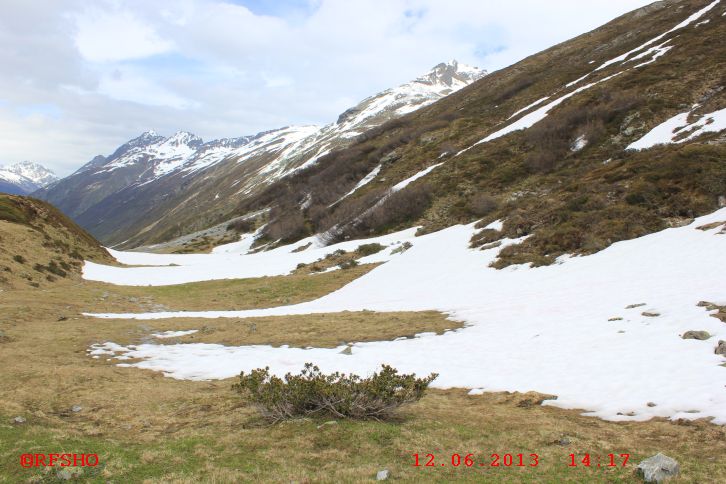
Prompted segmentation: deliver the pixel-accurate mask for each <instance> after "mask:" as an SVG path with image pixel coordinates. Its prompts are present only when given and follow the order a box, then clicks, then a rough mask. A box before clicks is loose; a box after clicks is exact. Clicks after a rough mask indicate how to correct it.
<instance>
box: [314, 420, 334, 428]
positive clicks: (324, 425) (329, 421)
mask: <svg viewBox="0 0 726 484" xmlns="http://www.w3.org/2000/svg"><path fill="white" fill-rule="evenodd" d="M329 425H338V421H337V420H328V421H327V422H323V423H321V424H320V425H318V429H321V428H323V427H327V426H329Z"/></svg>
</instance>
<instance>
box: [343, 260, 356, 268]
mask: <svg viewBox="0 0 726 484" xmlns="http://www.w3.org/2000/svg"><path fill="white" fill-rule="evenodd" d="M356 266H358V261H357V260H355V259H351V260H344V261H343V262H341V263H339V264H338V267H340V268H341V269H352V268H354V267H356Z"/></svg>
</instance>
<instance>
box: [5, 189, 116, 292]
mask: <svg viewBox="0 0 726 484" xmlns="http://www.w3.org/2000/svg"><path fill="white" fill-rule="evenodd" d="M0 248H2V250H1V251H0V287H27V286H31V287H36V288H37V287H46V286H48V285H50V284H53V283H55V282H58V281H61V280H77V279H79V277H80V272H81V267H82V265H83V261H84V260H92V261H96V262H104V263H111V262H113V258H112V257H111V256H110V255H109V254H108V252H106V250H105V249H104V248H103V247H101V246H100V245H99V243H98V242H97V241H96V239H94V238H93V237H92V236H91V235H89V234H88V233H87V232H86V231H85V230H83V229H82V228H80V227H79V226H78V225H76V224H75V223H74V222H73V221H72V220H70V219H69V218H68V217H66V216H65V215H63V213H61V212H60V211H59V210H58V209H56V208H55V207H53V206H52V205H50V204H49V203H46V202H43V201H42V200H37V199H34V198H30V197H22V196H16V195H5V194H0Z"/></svg>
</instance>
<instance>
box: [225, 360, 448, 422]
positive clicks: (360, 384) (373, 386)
mask: <svg viewBox="0 0 726 484" xmlns="http://www.w3.org/2000/svg"><path fill="white" fill-rule="evenodd" d="M437 376H438V375H437V374H436V373H432V374H431V375H429V376H427V377H426V378H416V375H414V374H410V375H404V374H399V373H398V370H396V369H395V368H393V367H390V366H388V365H383V367H382V368H381V371H380V372H378V373H374V374H373V375H371V376H370V377H368V378H361V377H359V376H358V375H354V374H350V375H346V374H344V373H339V372H335V373H333V374H330V375H325V374H323V373H321V371H320V368H318V367H317V366H314V365H313V364H312V363H306V364H305V367H304V368H303V370H302V372H301V373H300V374H299V375H293V374H292V373H288V374H287V375H285V377H284V378H279V377H276V376H274V375H271V374H270V368H269V367H266V368H258V369H256V370H252V371H251V372H250V373H249V374H247V373H245V372H242V373H240V376H239V383H235V384H234V385H233V388H234V389H235V390H237V391H238V392H240V393H242V394H244V395H247V396H248V398H249V399H250V400H251V401H252V402H253V403H254V404H255V406H256V407H257V408H258V410H259V411H260V413H261V414H262V415H263V416H264V417H265V418H266V419H268V420H270V421H272V422H279V421H281V420H286V419H291V418H295V417H304V416H308V417H310V416H317V415H330V416H333V417H337V418H354V419H375V420H385V419H388V418H390V417H392V416H393V415H394V414H395V412H396V410H398V409H399V408H400V407H401V406H402V405H405V404H408V403H413V402H416V401H418V400H420V399H421V397H423V395H424V393H425V391H426V389H427V388H428V386H429V384H430V383H431V382H432V381H434V379H435V378H436V377H437Z"/></svg>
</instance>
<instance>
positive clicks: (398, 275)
mask: <svg viewBox="0 0 726 484" xmlns="http://www.w3.org/2000/svg"><path fill="white" fill-rule="evenodd" d="M723 220H726V209H721V210H719V211H717V212H715V213H713V214H711V215H708V216H705V217H701V218H699V219H697V220H696V221H694V222H693V223H692V224H691V225H689V226H685V227H680V228H672V229H667V230H664V231H662V232H658V233H655V234H651V235H647V236H644V237H641V238H638V239H634V240H630V241H624V242H619V243H616V244H613V245H612V246H610V247H609V248H607V249H605V250H603V251H601V252H599V253H597V254H594V255H590V256H586V257H569V258H561V259H560V261H559V262H560V263H559V264H555V265H552V266H547V267H540V268H530V267H528V266H515V267H510V268H508V269H504V270H499V271H498V270H495V269H492V268H489V267H488V264H489V263H490V262H491V261H492V260H493V258H494V257H495V255H496V253H497V250H488V251H480V250H474V249H469V248H468V242H469V238H470V237H471V235H472V233H474V232H475V230H476V229H474V227H473V225H468V226H454V227H450V228H448V229H445V230H442V231H439V232H436V233H432V234H428V235H424V236H421V237H417V238H416V239H415V245H414V246H413V247H412V248H410V249H409V250H407V251H405V252H404V253H402V254H399V255H397V256H396V257H394V258H391V259H390V261H389V262H387V263H386V264H384V265H382V266H380V267H378V268H376V269H374V270H373V271H371V272H369V273H368V274H366V275H365V276H363V277H361V278H359V279H357V280H355V281H353V282H352V283H350V284H348V285H347V286H345V287H343V288H342V289H340V290H338V291H335V292H333V293H331V294H329V295H327V296H325V297H322V298H320V299H318V300H315V301H311V302H308V303H304V304H298V305H292V306H283V307H277V308H270V309H260V310H248V311H201V312H165V313H142V314H122V315H115V314H99V315H96V316H98V317H109V318H118V317H126V318H129V317H134V318H138V319H152V318H167V317H173V316H179V317H181V316H184V317H206V318H215V317H234V318H244V317H253V316H279V315H287V314H310V313H335V312H339V311H345V310H347V311H360V310H364V309H365V310H374V311H420V310H440V311H444V312H446V313H448V314H449V315H450V317H452V318H454V319H456V320H460V321H463V322H465V323H466V327H464V328H463V329H460V330H456V331H449V332H447V333H445V334H443V335H438V336H437V335H433V334H430V333H428V334H421V335H418V336H417V337H415V338H412V339H403V340H400V339H399V340H396V341H377V342H368V343H356V344H355V345H354V346H353V354H352V355H341V354H340V351H341V350H342V349H343V347H342V346H341V347H339V348H334V349H323V348H311V349H298V348H288V347H271V346H266V345H254V346H239V347H230V346H222V345H218V344H180V345H155V344H142V345H139V346H135V347H119V345H116V344H114V343H110V342H109V343H106V344H105V345H95V346H93V347H92V348H91V350H90V351H89V352H90V354H96V355H99V354H117V353H120V356H119V357H120V358H140V359H142V361H140V362H136V363H132V364H129V365H126V366H132V367H138V368H147V369H152V370H156V371H162V372H164V374H165V375H167V376H170V377H173V378H179V379H193V380H205V379H219V378H230V377H233V376H235V375H237V374H239V372H240V371H242V370H244V371H249V370H251V369H253V368H257V367H260V366H266V365H269V366H270V368H271V370H272V371H273V372H274V373H276V374H284V373H286V372H288V371H293V372H297V371H299V370H300V369H301V368H302V365H303V363H305V362H308V361H310V362H314V363H315V364H317V365H319V366H320V367H321V369H322V370H323V371H326V372H331V371H344V372H356V373H359V374H367V373H369V372H372V371H373V370H375V369H376V368H378V367H379V365H380V364H381V363H387V364H391V365H393V366H395V367H397V368H399V369H400V370H401V371H405V372H415V373H417V374H428V373H429V372H438V373H439V374H440V376H439V377H438V379H437V380H435V381H434V383H433V386H434V387H438V388H449V387H463V388H469V389H477V390H476V391H474V392H472V393H474V394H476V393H479V392H483V391H487V392H490V391H504V390H506V391H528V390H536V391H540V392H543V393H550V394H555V395H558V398H557V400H550V401H547V402H545V404H547V405H553V406H558V407H563V408H579V409H586V410H587V412H586V415H592V416H597V417H600V418H604V419H608V420H647V419H649V418H652V417H669V418H673V419H677V418H684V419H696V418H703V417H713V422H714V423H717V424H726V392H725V391H724V385H726V368H724V367H722V366H720V364H722V363H723V362H724V358H723V357H722V356H719V355H716V354H714V346H715V345H716V342H717V341H718V340H719V339H726V325H724V324H723V323H721V322H720V321H719V320H717V319H716V318H713V317H710V316H709V313H708V311H706V310H705V309H704V308H702V307H698V306H697V303H698V302H699V301H701V300H706V301H712V302H714V303H716V304H726V300H725V299H724V297H725V296H724V293H723V281H724V274H726V257H724V254H726V236H724V235H719V234H718V230H719V229H718V228H715V229H712V230H706V231H704V230H699V229H697V228H696V227H698V226H701V225H704V224H707V223H710V222H714V221H723ZM404 238H405V237H403V234H398V235H396V236H394V237H393V238H392V239H390V240H398V241H400V240H403V239H404ZM360 242H361V241H351V242H349V244H350V245H351V246H356V245H357V244H359V243H360ZM517 242H518V241H516V240H505V241H504V244H503V245H508V244H511V243H517ZM296 245H297V244H296ZM286 250H287V253H286V252H285V250H283V249H279V250H278V251H277V253H276V254H274V257H275V258H277V259H288V260H289V263H288V264H287V265H288V266H291V265H294V264H295V263H296V262H297V261H298V260H299V257H300V256H301V255H302V254H305V252H307V251H305V252H302V253H295V254H293V253H290V252H289V251H290V250H291V247H288V248H287V249H286ZM258 256H259V255H258V254H255V255H247V256H243V257H241V258H240V260H239V262H238V264H239V265H240V266H248V265H256V263H255V262H253V261H254V260H255V258H256V257H258ZM198 257H202V258H206V260H207V261H210V264H207V265H205V270H206V271H207V272H208V273H209V275H211V276H213V277H217V278H220V277H227V275H228V274H227V273H225V272H224V271H223V270H222V269H223V267H221V266H220V265H219V264H216V263H215V262H214V257H215V255H214V254H212V255H202V256H198ZM119 270H120V271H126V272H133V271H137V269H136V268H126V269H119ZM147 270H149V271H151V272H157V273H164V272H165V271H167V268H161V267H156V268H150V269H147ZM148 279H149V278H146V280H144V279H143V278H142V279H141V280H144V282H147V280H148ZM634 303H646V305H645V306H642V307H637V308H630V309H628V308H627V306H629V305H631V304H634ZM646 311H647V312H657V313H660V316H658V317H646V316H644V315H643V314H642V313H643V312H646ZM613 317H620V318H622V319H621V320H616V321H609V319H611V318H613ZM688 330H705V331H708V332H709V333H711V334H712V335H713V337H711V338H709V339H708V340H705V341H699V340H684V339H682V338H681V335H682V334H683V333H684V332H685V331H688ZM649 402H653V403H655V406H652V404H650V405H649Z"/></svg>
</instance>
